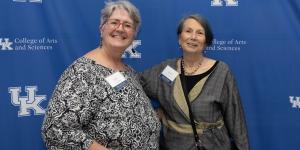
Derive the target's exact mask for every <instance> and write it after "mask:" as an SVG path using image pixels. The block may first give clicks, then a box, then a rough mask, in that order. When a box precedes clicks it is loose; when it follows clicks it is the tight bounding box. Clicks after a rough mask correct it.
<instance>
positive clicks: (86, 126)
mask: <svg viewBox="0 0 300 150" xmlns="http://www.w3.org/2000/svg"><path fill="white" fill-rule="evenodd" d="M140 22H141V21H140V15H139V11H138V10H137V8H136V7H135V6H134V5H132V4H131V3H130V2H128V1H124V0H123V1H115V2H107V3H106V5H105V8H103V9H102V11H101V24H100V26H99V30H100V34H101V40H102V41H101V44H100V46H99V47H97V48H96V49H94V50H91V51H90V52H88V53H87V54H86V55H84V56H83V57H81V58H79V59H77V60H76V61H75V62H74V63H73V64H71V65H70V66H69V67H68V68H67V69H66V70H65V72H64V73H63V74H62V76H61V78H60V80H59V81H58V84H57V86H56V88H55V90H54V92H53V95H52V98H51V100H50V102H49V105H48V109H47V112H46V115H45V119H44V122H43V126H42V137H43V139H44V141H45V143H46V146H47V148H48V149H50V150H58V149H63V150H107V149H132V150H152V149H153V150H157V149H158V139H159V130H160V122H159V120H158V118H157V116H156V113H155V111H154V110H153V108H152V106H151V103H150V100H149V99H148V97H147V96H146V94H145V93H144V91H143V88H142V87H141V85H140V84H139V82H138V75H137V73H136V72H135V71H134V70H133V69H132V68H131V67H130V66H129V65H126V64H124V63H123V62H122V58H121V56H122V54H123V52H124V50H125V49H126V48H127V47H128V46H129V45H130V44H131V43H132V42H133V40H134V38H135V36H136V34H137V31H138V28H139V26H140Z"/></svg>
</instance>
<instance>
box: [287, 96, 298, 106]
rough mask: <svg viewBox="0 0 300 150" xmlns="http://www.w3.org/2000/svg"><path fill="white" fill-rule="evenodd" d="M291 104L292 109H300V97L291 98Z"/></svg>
mask: <svg viewBox="0 0 300 150" xmlns="http://www.w3.org/2000/svg"><path fill="white" fill-rule="evenodd" d="M289 98H290V103H291V104H292V108H300V97H297V96H289Z"/></svg>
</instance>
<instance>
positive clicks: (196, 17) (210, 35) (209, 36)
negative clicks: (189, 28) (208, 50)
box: [177, 14, 214, 46]
mask: <svg viewBox="0 0 300 150" xmlns="http://www.w3.org/2000/svg"><path fill="white" fill-rule="evenodd" d="M188 19H194V20H195V21H197V22H198V23H199V24H200V25H201V26H202V27H203V28H204V31H205V39H206V41H205V43H206V46H210V45H211V44H212V41H213V39H214V34H213V32H212V29H211V27H210V25H209V23H208V21H207V20H206V19H205V18H204V17H203V16H201V15H199V14H192V15H189V16H186V17H183V18H182V19H181V20H180V22H179V25H178V27H177V37H178V38H179V36H180V34H181V32H182V29H183V25H184V23H185V21H186V20H188Z"/></svg>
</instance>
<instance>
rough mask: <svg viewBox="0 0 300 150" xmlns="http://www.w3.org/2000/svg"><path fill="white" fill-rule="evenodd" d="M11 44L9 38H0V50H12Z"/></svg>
mask: <svg viewBox="0 0 300 150" xmlns="http://www.w3.org/2000/svg"><path fill="white" fill-rule="evenodd" d="M12 44H13V42H10V40H9V38H4V39H3V38H0V46H1V50H13V48H12V47H11V45H12Z"/></svg>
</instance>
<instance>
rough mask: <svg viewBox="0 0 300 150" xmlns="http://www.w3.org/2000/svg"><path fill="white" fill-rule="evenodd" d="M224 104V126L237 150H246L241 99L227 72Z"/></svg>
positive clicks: (231, 77)
mask: <svg viewBox="0 0 300 150" xmlns="http://www.w3.org/2000/svg"><path fill="white" fill-rule="evenodd" d="M222 97H223V98H224V104H223V105H222V110H223V115H224V116H223V117H224V122H225V125H226V127H227V129H228V131H229V134H230V136H231V138H232V140H233V143H234V144H235V146H236V147H237V148H238V149H239V150H248V149H249V143H248V135H247V127H246V121H245V118H244V111H243V107H242V104H241V98H240V95H239V91H238V88H237V85H236V82H235V79H234V77H233V75H232V74H231V72H230V71H229V72H228V73H227V75H226V79H225V84H224V87H223V94H222Z"/></svg>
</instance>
